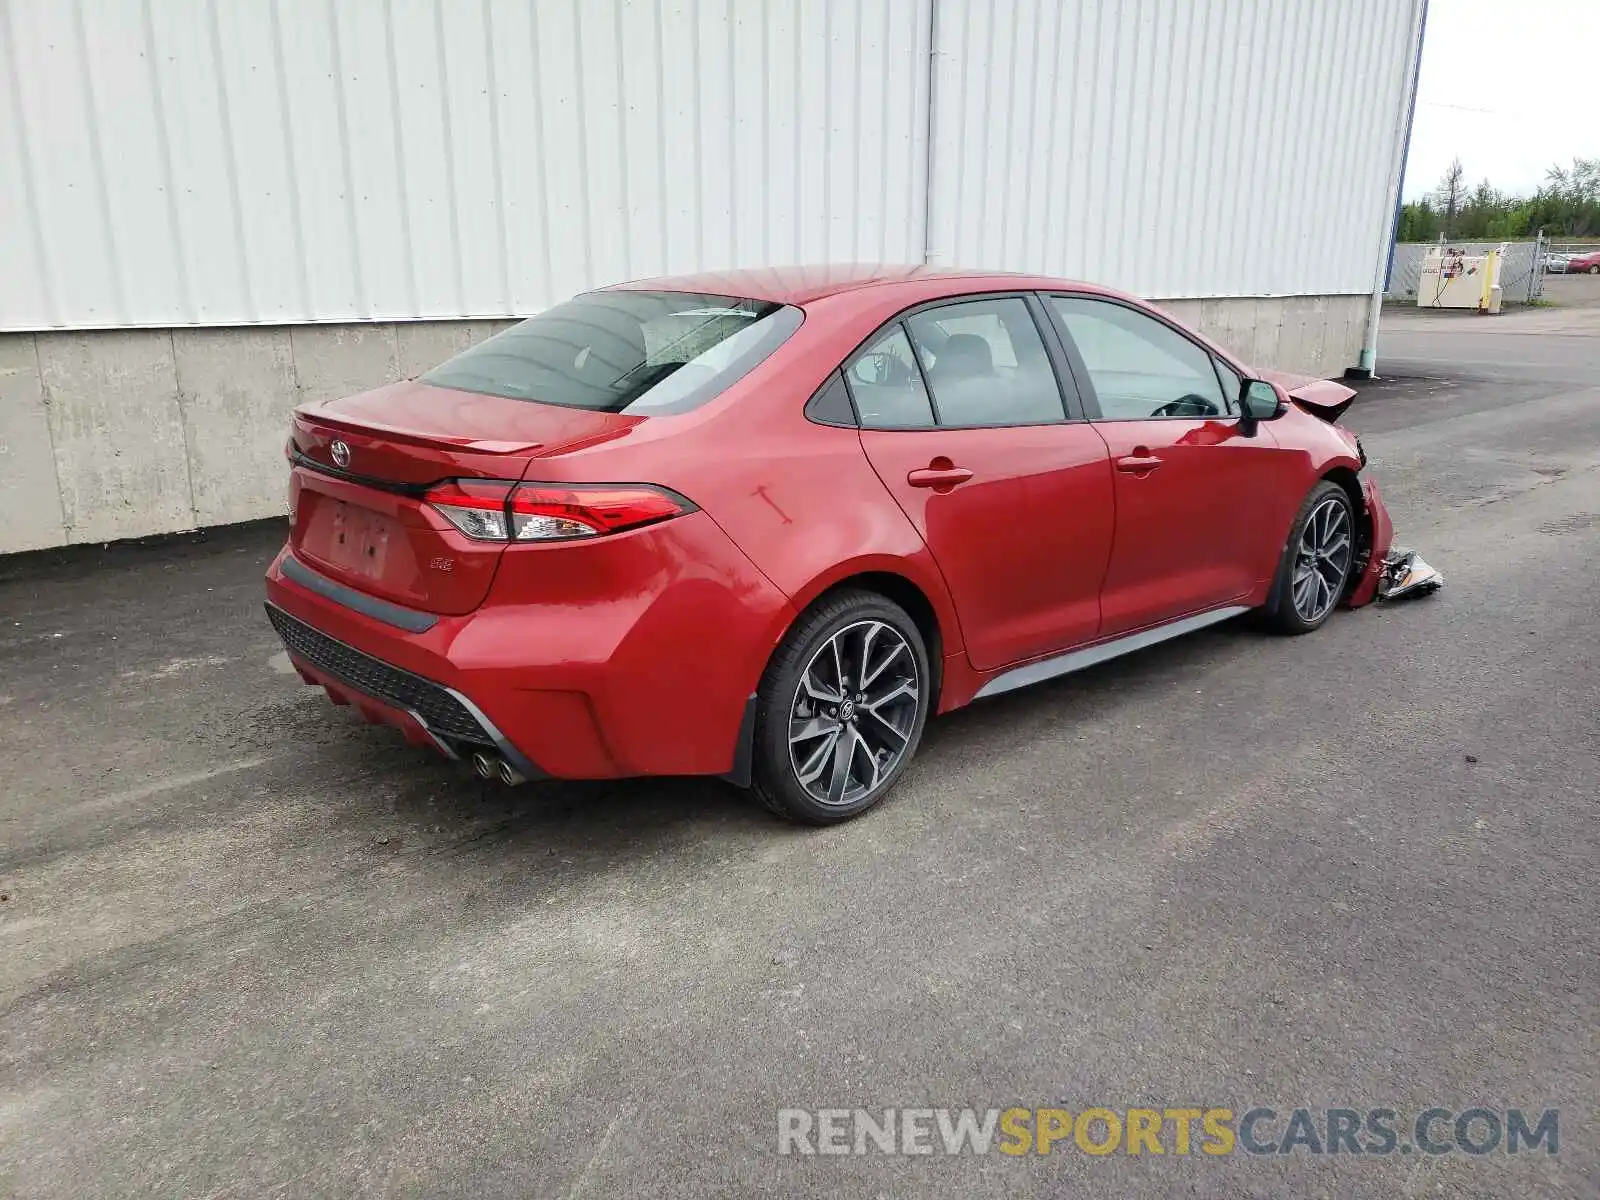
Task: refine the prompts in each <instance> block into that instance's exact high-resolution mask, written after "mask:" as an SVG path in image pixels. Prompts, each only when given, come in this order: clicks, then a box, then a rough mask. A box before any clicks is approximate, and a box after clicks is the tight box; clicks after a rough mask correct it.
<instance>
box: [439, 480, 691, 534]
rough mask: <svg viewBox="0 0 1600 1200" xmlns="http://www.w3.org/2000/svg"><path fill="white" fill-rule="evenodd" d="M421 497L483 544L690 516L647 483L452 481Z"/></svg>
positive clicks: (686, 506) (684, 503) (682, 502)
mask: <svg viewBox="0 0 1600 1200" xmlns="http://www.w3.org/2000/svg"><path fill="white" fill-rule="evenodd" d="M424 499H425V500H426V501H427V502H428V503H429V504H430V505H432V506H433V507H434V508H435V509H436V510H437V511H438V512H439V514H440V515H441V516H443V517H444V519H445V520H447V521H449V522H450V524H452V525H454V526H455V527H456V528H457V529H459V530H460V531H461V532H462V533H464V534H466V535H467V536H468V537H470V538H473V539H475V540H477V541H484V542H560V541H571V540H573V539H577V538H592V537H603V536H605V535H606V534H611V533H621V532H622V531H623V530H626V529H637V528H638V527H639V526H641V525H653V524H655V523H656V522H658V521H666V520H670V519H671V518H673V517H677V516H681V515H683V514H684V513H689V512H693V511H694V510H695V506H694V504H693V503H691V502H690V501H689V500H686V499H685V498H684V497H682V496H680V495H678V494H677V493H676V492H673V491H669V490H668V489H666V488H661V487H655V486H654V485H651V484H639V483H628V484H556V483H522V484H514V483H510V482H507V481H505V480H498V479H494V480H484V479H452V480H450V481H448V482H446V483H442V484H440V485H439V486H437V487H434V488H430V489H429V490H428V493H427V495H426V496H425V497H424Z"/></svg>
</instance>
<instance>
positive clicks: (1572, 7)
mask: <svg viewBox="0 0 1600 1200" xmlns="http://www.w3.org/2000/svg"><path fill="white" fill-rule="evenodd" d="M1485 64H1487V70H1485ZM1574 155H1576V156H1578V157H1582V158H1594V157H1600V0H1430V3H1429V5H1428V31H1427V34H1426V36H1425V38H1424V40H1423V44H1422V75H1421V78H1420V80H1419V82H1418V87H1417V111H1416V117H1415V121H1414V123H1413V125H1412V128H1411V152H1410V156H1409V157H1408V158H1407V160H1406V182H1405V198H1406V199H1407V200H1414V199H1416V198H1418V197H1419V196H1421V195H1422V194H1423V193H1424V192H1427V191H1429V190H1431V189H1432V188H1434V187H1436V186H1437V185H1438V182H1439V177H1440V176H1441V175H1443V174H1444V172H1445V169H1446V168H1447V167H1449V165H1450V160H1451V159H1453V158H1456V157H1458V156H1459V157H1460V159H1461V164H1462V166H1464V167H1465V168H1466V171H1467V183H1468V185H1469V186H1472V185H1476V184H1477V182H1478V181H1479V180H1480V179H1484V178H1487V179H1488V180H1489V182H1490V183H1492V184H1494V185H1495V186H1496V187H1497V188H1499V189H1501V190H1502V191H1506V192H1513V193H1523V194H1526V193H1530V192H1532V191H1533V190H1534V188H1536V187H1538V186H1539V184H1540V183H1542V182H1543V180H1544V171H1545V168H1546V167H1548V166H1549V165H1550V164H1551V163H1553V162H1561V163H1569V162H1571V160H1572V158H1573V156H1574Z"/></svg>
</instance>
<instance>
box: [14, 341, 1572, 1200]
mask: <svg viewBox="0 0 1600 1200" xmlns="http://www.w3.org/2000/svg"><path fill="white" fill-rule="evenodd" d="M1382 355H1383V357H1382V361H1381V364H1380V372H1381V374H1382V375H1383V378H1382V379H1381V380H1379V381H1378V382H1376V383H1374V384H1372V385H1370V386H1368V387H1367V388H1365V389H1364V391H1363V394H1362V397H1361V399H1360V400H1359V402H1358V403H1357V405H1356V406H1355V407H1354V409H1353V410H1352V412H1351V415H1350V417H1349V421H1350V423H1351V424H1352V425H1353V426H1354V428H1355V429H1356V430H1357V431H1358V432H1360V433H1361V434H1362V436H1363V438H1364V440H1365V443H1366V446H1367V449H1368V452H1369V454H1370V455H1371V458H1372V460H1373V463H1372V469H1374V470H1375V471H1377V472H1378V474H1379V476H1380V478H1381V479H1382V481H1383V485H1384V489H1385V493H1386V495H1387V497H1388V501H1389V506H1390V508H1391V511H1392V513H1393V515H1394V518H1395V521H1396V524H1397V526H1398V528H1399V531H1400V537H1401V539H1402V541H1404V542H1405V543H1407V544H1410V545H1413V546H1416V547H1418V548H1420V549H1421V550H1423V551H1424V552H1425V554H1426V557H1427V558H1428V560H1429V561H1430V562H1432V563H1434V565H1436V566H1437V567H1439V568H1440V569H1441V570H1442V571H1443V572H1444V573H1445V576H1446V578H1447V586H1446V588H1445V590H1444V591H1443V592H1441V593H1440V594H1438V595H1437V596H1435V597H1432V598H1429V599H1424V600H1419V601H1415V602H1411V603H1405V604H1398V605H1395V606H1392V607H1387V608H1383V607H1375V608H1371V609H1367V610H1364V611H1359V612H1345V613H1340V614H1338V615H1337V616H1336V617H1335V619H1334V620H1333V621H1332V622H1331V623H1330V624H1329V625H1328V626H1326V627H1325V628H1324V629H1323V630H1321V631H1319V632H1318V633H1316V634H1314V635H1312V636H1310V637H1305V638H1293V639H1286V638H1277V637H1270V636H1266V635H1264V634H1261V633H1258V632H1256V631H1255V630H1254V629H1253V628H1251V627H1250V626H1249V625H1248V624H1247V623H1242V622H1241V623H1231V624H1228V625H1226V626H1222V627H1219V628H1217V629H1214V630H1211V631H1208V632H1205V633H1201V634H1197V635H1193V636H1191V637H1189V638H1187V639H1185V640H1182V641H1180V642H1178V643H1174V644H1171V645H1168V646H1164V647H1160V648H1157V649H1155V650H1152V651H1147V652H1144V653H1142V654H1139V655H1137V656H1133V657H1130V658H1128V659H1124V660H1121V661H1118V662H1115V663H1112V664H1108V665H1106V666H1104V667H1101V668H1098V669H1095V670H1093V671H1091V672H1088V673H1085V674H1082V675H1078V676H1074V677H1069V678H1066V679H1063V680H1059V681H1056V682H1053V683H1049V684H1046V685H1043V686H1040V687H1036V688H1034V689H1031V690H1028V691H1024V692H1019V693H1015V694H1012V695H1008V696H1005V697H1001V698H998V699H995V700H993V701H989V702H984V703H980V704H978V705H976V706H974V707H973V708H971V709H969V710H967V711H964V712H962V713H959V714H955V715H953V716H951V717H948V718H943V719H940V720H937V721H935V722H933V723H932V724H931V726H930V728H929V732H928V736H927V740H926V742H925V744H924V748H923V752H922V754H921V755H920V757H919V759H918V760H917V761H916V763H915V764H914V765H913V766H912V768H911V770H910V772H909V775H908V777H907V778H906V780H905V782H904V783H903V784H902V785H901V787H900V788H899V789H898V791H897V792H896V793H895V794H894V795H893V796H892V797H891V799H890V800H889V801H888V802H887V803H885V804H884V805H882V806H881V807H880V808H879V809H878V810H876V811H874V812H873V813H871V814H870V815H868V816H867V817H865V818H864V819H862V820H860V821H857V822H855V823H852V824H849V825H846V826H844V827H841V828H837V829H830V830H821V831H818V830H803V829H797V828H793V827H790V826H787V825H784V824H781V823H778V822H776V821H775V820H773V819H772V818H770V817H768V816H767V815H766V814H764V813H763V812H762V811H761V810H759V809H757V808H756V807H754V806H753V805H751V804H748V803H747V802H745V801H744V800H743V799H742V798H741V797H740V796H739V795H738V794H737V793H736V792H734V791H732V790H731V789H729V788H727V787H726V786H724V785H721V784H718V783H715V782H708V781H694V780H672V781H634V782H626V783H617V784H606V785H539V786H529V787H525V788H520V789H515V790H507V789H503V788H500V787H498V786H489V785H483V784H480V783H478V782H476V781H475V780H472V779H470V778H467V777H466V776H464V775H463V774H461V773H459V772H458V771H456V770H454V769H452V768H451V767H450V766H449V765H448V764H445V763H444V762H442V761H441V760H438V759H435V758H432V757H430V756H428V755H425V754H424V753H422V752H421V751H418V750H415V749H412V748H409V747H407V746H406V745H404V744H403V742H402V741H401V740H400V739H399V737H398V736H397V735H395V734H394V733H393V732H392V731H387V730H384V729H380V728H372V727H368V726H365V725H364V724H362V723H361V722H360V720H359V719H358V718H357V717H355V716H354V715H353V714H352V713H351V711H350V710H348V709H336V708H333V707H331V706H330V705H329V704H328V703H327V701H326V699H325V698H324V697H323V695H322V694H321V692H320V691H318V690H315V689H312V688H307V687H305V686H303V685H302V684H301V683H300V681H299V679H298V678H297V677H296V676H295V675H294V674H293V673H292V672H291V671H290V670H289V668H288V666H287V663H286V660H285V659H284V656H283V654H282V653H281V650H280V648H279V646H278V644H277V643H276V641H275V639H274V637H273V635H272V632H271V629H270V628H269V627H268V625H267V623H266V620H265V618H264V616H263V614H262V611H261V603H260V602H261V586H260V576H261V573H262V570H263V569H264V567H265V565H266V563H267V561H268V559H269V558H270V556H271V554H272V553H273V551H274V550H275V549H276V546H277V544H278V542H279V541H280V539H281V536H282V531H281V528H279V527H277V526H275V525H257V526H251V527H245V528H240V529H235V530H228V531H222V532H219V533H215V534H212V535H210V536H208V537H206V538H204V539H194V538H188V539H169V540H167V541H165V542H163V543H159V544H155V545H146V546H134V547H113V548H111V549H109V550H99V549H93V550H77V551H71V552H65V553H56V554H46V555H32V556H25V557H19V558H13V559H10V560H0V746H4V748H5V749H4V751H3V758H0V762H3V766H0V777H3V787H0V1031H3V1033H0V1194H3V1195H8V1196H18V1197H22V1196H30V1197H31V1196H51V1197H94V1196H123V1195H160V1196H168V1197H178V1196H189V1197H222V1196H230V1197H266V1196H331V1195H380V1194H392V1195H426V1196H462V1197H474V1198H477V1197H491V1196H501V1195H506V1196H512V1195H515V1196H566V1197H575V1196H585V1197H621V1196H632V1195H645V1196H651V1197H668V1196H711V1195H719V1196H755V1195H777V1194H796V1195H801V1194H807V1195H835V1194H836V1195H849V1196H891V1195H893V1196H912V1195H931V1196H950V1197H962V1198H972V1197H984V1196H996V1197H998V1196H1007V1197H1011V1196H1062V1195H1085V1196H1111V1195H1117V1196H1157V1195H1168V1194H1182V1195H1201V1196H1219V1197H1221V1196H1226V1197H1247V1196H1262V1197H1265V1196H1286V1195H1292V1196H1333V1195H1338V1196H1343V1197H1369V1196H1370V1197H1422V1196H1428V1197H1435V1196H1451V1197H1458V1196H1459V1197H1465V1196H1519V1197H1520V1196H1557V1197H1566V1196H1574V1197H1576V1196H1595V1195H1597V1194H1600V1127H1597V1124H1596V1116H1597V1109H1600V1103H1597V1096H1600V1067H1597V1051H1600V958H1597V955H1600V933H1597V930H1596V918H1597V915H1600V892H1597V889H1596V863H1597V861H1600V822H1597V820H1596V817H1597V801H1596V796H1597V781H1600V731H1597V725H1596V720H1597V714H1600V606H1597V604H1596V597H1597V596H1600V309H1596V310H1587V316H1585V315H1584V313H1578V314H1576V315H1575V314H1574V313H1573V312H1570V311H1566V310H1544V311H1532V312H1521V313H1513V314H1507V315H1504V316H1502V317H1499V318H1478V317H1470V316H1469V317H1460V316H1453V317H1452V316H1445V317H1429V316H1419V315H1416V314H1411V313H1406V312H1399V313H1396V314H1394V315H1392V316H1391V317H1389V318H1387V319H1386V327H1385V337H1384V344H1383V351H1382ZM1174 519H1197V520H1206V521H1222V520H1227V519H1228V514H1227V513H1226V512H1205V511H1203V510H1202V511H1198V512H1195V513H1190V514H1174ZM686 699H687V697H686ZM1013 1105H1020V1106H1025V1107H1041V1106H1061V1107H1063V1108H1066V1109H1068V1110H1070V1111H1072V1112H1080V1111H1082V1110H1083V1109H1085V1108H1088V1107H1092V1106H1105V1107H1109V1108H1112V1109H1125V1108H1126V1107H1129V1106H1138V1105H1151V1106H1154V1107H1156V1108H1163V1107H1172V1106H1183V1105H1193V1106H1195V1107H1201V1108H1217V1107H1225V1108H1229V1109H1231V1110H1234V1111H1235V1112H1236V1113H1241V1112H1243V1110H1245V1109H1248V1108H1250V1107H1252V1106H1270V1107H1272V1108H1273V1109H1274V1110H1275V1111H1277V1112H1279V1113H1280V1114H1287V1113H1288V1112H1289V1111H1290V1110H1292V1109H1294V1108H1296V1107H1298V1106H1306V1107H1310V1108H1313V1109H1317V1110H1321V1109H1325V1108H1330V1107H1348V1108H1354V1109H1358V1110H1363V1109H1368V1108H1373V1107H1389V1108H1393V1109H1395V1110H1396V1111H1397V1112H1399V1113H1402V1114H1416V1113H1418V1112H1420V1111H1421V1110H1423V1109H1426V1108H1428V1107H1431V1106H1442V1107H1445V1108H1448V1109H1450V1110H1452V1111H1453V1112H1460V1111H1463V1110H1465V1109H1468V1108H1471V1107H1474V1106H1486V1107H1490V1108H1495V1109H1497V1110H1502V1111H1503V1110H1505V1109H1509V1108H1513V1107H1520V1108H1522V1109H1524V1110H1529V1111H1531V1112H1534V1113H1537V1112H1540V1111H1542V1110H1544V1109H1556V1110H1558V1111H1559V1120H1560V1135H1561V1136H1560V1143H1559V1153H1557V1154H1554V1155H1551V1154H1548V1153H1546V1152H1545V1151H1544V1150H1539V1151H1537V1152H1524V1153H1522V1154H1519V1155H1516V1156H1511V1155H1507V1154H1504V1153H1499V1152H1496V1153H1491V1154H1487V1155H1483V1156H1474V1155H1469V1154H1466V1153H1464V1152H1462V1151H1460V1150H1456V1151H1455V1152H1452V1153H1445V1154H1440V1155H1438V1156H1434V1155H1427V1154H1420V1153H1413V1154H1402V1153H1398V1152H1396V1153H1394V1154H1390V1155H1387V1156H1373V1155H1365V1156H1354V1155H1350V1154H1348V1153H1347V1154H1343V1155H1332V1154H1323V1155H1314V1154H1311V1153H1309V1152H1304V1151H1303V1150H1300V1151H1296V1152H1295V1153H1291V1154H1287V1155H1249V1154H1242V1153H1235V1154H1231V1155H1226V1156H1219V1157H1211V1156H1207V1155H1203V1154H1198V1153H1192V1154H1189V1155H1178V1154H1175V1153H1172V1152H1171V1146H1170V1143H1169V1146H1168V1152H1167V1153H1166V1154H1164V1155H1161V1156H1155V1155H1152V1154H1149V1153H1145V1154H1141V1155H1139V1156H1130V1155H1128V1154H1126V1153H1122V1152H1118V1153H1114V1154H1110V1155H1106V1156H1103V1157H1100V1156H1094V1155H1090V1154H1087V1153H1084V1152H1083V1151H1081V1150H1079V1149H1077V1148H1075V1147H1074V1146H1072V1145H1071V1144H1070V1143H1067V1144H1063V1145H1061V1146H1059V1147H1058V1148H1057V1150H1056V1152H1054V1153H1052V1154H1050V1155H1049V1156H1041V1155H1038V1154H1029V1155H1024V1156H1021V1157H1017V1158H1012V1157H1010V1156H1007V1155H1004V1154H997V1153H991V1154H988V1155H983V1156H974V1155H970V1154H968V1155H963V1156H959V1157H947V1156H944V1155H938V1154H935V1155H931V1156H927V1157H905V1156H900V1155H886V1154H882V1153H869V1154H866V1155H862V1156H856V1155H844V1156H837V1157H836V1156H828V1155H797V1154H790V1155H780V1154H779V1153H778V1149H779V1145H778V1137H777V1130H778V1118H777V1113H778V1110H779V1109H782V1108H798V1109H807V1110H815V1109H819V1108H846V1109H854V1108H858V1107H859V1108H864V1109H868V1110H874V1111H881V1110H882V1109H883V1108H886V1107H930V1108H938V1107H949V1108H962V1107H973V1108H975V1109H978V1110H984V1109H988V1108H991V1107H997V1108H1005V1107H1008V1106H1013ZM1278 1128H1279V1129H1281V1128H1282V1122H1281V1121H1280V1122H1279V1125H1278Z"/></svg>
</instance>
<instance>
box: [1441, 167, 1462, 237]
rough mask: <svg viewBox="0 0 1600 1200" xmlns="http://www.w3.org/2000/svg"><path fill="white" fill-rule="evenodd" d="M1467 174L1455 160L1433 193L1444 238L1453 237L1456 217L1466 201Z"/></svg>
mask: <svg viewBox="0 0 1600 1200" xmlns="http://www.w3.org/2000/svg"><path fill="white" fill-rule="evenodd" d="M1466 178H1467V172H1466V168H1465V167H1463V166H1462V165H1461V160H1460V159H1459V158H1458V159H1455V160H1454V161H1452V162H1451V164H1450V169H1449V170H1447V171H1446V172H1445V173H1444V178H1442V179H1440V180H1439V187H1438V189H1437V190H1436V191H1435V192H1434V196H1435V198H1436V199H1437V200H1438V202H1439V218H1440V222H1441V223H1442V224H1443V226H1444V235H1445V237H1447V238H1448V237H1454V236H1455V232H1456V217H1457V216H1458V215H1459V214H1460V212H1461V209H1462V206H1463V205H1464V204H1465V203H1466V199H1467V184H1466Z"/></svg>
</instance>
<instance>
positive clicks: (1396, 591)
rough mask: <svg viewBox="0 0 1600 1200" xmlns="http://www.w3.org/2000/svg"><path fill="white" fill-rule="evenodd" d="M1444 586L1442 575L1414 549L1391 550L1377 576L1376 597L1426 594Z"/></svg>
mask: <svg viewBox="0 0 1600 1200" xmlns="http://www.w3.org/2000/svg"><path fill="white" fill-rule="evenodd" d="M1443 586H1444V576H1443V575H1441V574H1439V572H1438V571H1435V570H1434V569H1433V568H1432V567H1430V566H1429V565H1428V564H1427V563H1425V562H1423V561H1422V559H1421V557H1420V556H1419V555H1418V554H1417V552H1416V551H1415V550H1391V551H1390V552H1389V556H1388V557H1387V558H1385V559H1384V560H1383V571H1382V572H1381V573H1380V574H1379V576H1378V599H1379V600H1399V599H1401V598H1402V597H1405V596H1426V595H1427V594H1428V593H1429V592H1436V591H1438V590H1439V589H1440V588H1441V587H1443Z"/></svg>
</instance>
